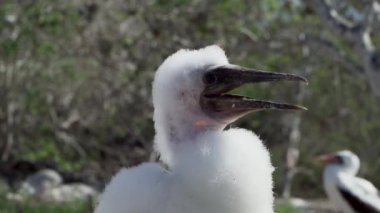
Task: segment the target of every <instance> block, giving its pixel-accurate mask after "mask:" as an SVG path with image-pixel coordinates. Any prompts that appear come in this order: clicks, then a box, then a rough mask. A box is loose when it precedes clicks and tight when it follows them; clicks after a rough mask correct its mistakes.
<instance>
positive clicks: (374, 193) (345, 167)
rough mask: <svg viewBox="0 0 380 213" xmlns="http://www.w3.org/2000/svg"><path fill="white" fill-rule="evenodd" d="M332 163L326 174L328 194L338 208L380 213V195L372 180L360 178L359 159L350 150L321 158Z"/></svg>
mask: <svg viewBox="0 0 380 213" xmlns="http://www.w3.org/2000/svg"><path fill="white" fill-rule="evenodd" d="M319 159H320V160H322V161H325V162H328V165H327V166H326V167H325V170H324V174H323V182H324V188H325V191H326V193H327V195H328V197H329V199H330V200H331V201H332V202H333V203H334V205H335V206H336V207H337V208H338V209H339V210H341V211H343V212H345V213H380V196H379V192H378V190H377V189H376V187H375V186H374V185H373V184H372V183H371V182H369V181H367V180H365V179H363V178H359V177H356V174H357V173H358V171H359V167H360V160H359V158H358V156H356V155H355V154H354V153H352V152H351V151H348V150H344V151H339V152H337V153H335V154H328V155H323V156H320V157H319Z"/></svg>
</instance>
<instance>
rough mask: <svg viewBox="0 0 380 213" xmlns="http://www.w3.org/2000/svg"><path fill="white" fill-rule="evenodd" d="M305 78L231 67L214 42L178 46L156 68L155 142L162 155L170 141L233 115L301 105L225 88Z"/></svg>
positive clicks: (231, 118)
mask: <svg viewBox="0 0 380 213" xmlns="http://www.w3.org/2000/svg"><path fill="white" fill-rule="evenodd" d="M282 80H286V81H303V82H306V80H305V79H304V78H303V77H301V76H298V75H292V74H284V73H271V72H263V71H259V70H255V69H249V68H244V67H241V66H237V65H232V64H230V63H229V62H228V59H227V57H226V55H225V53H224V51H223V50H222V49H221V48H220V47H218V46H209V47H206V48H203V49H199V50H180V51H178V52H176V53H174V54H173V55H171V56H169V57H168V58H167V59H166V60H165V61H164V63H163V64H162V65H161V66H160V67H159V68H158V70H157V72H156V75H155V80H154V82H153V105H154V121H155V128H156V131H157V134H156V145H157V146H158V150H159V151H160V152H161V154H162V155H163V157H164V158H165V155H166V153H167V152H168V151H167V150H168V148H169V146H168V144H167V143H168V141H171V143H180V142H181V141H183V140H184V139H185V138H186V139H188V138H191V137H192V136H194V135H197V133H200V132H204V131H209V130H222V129H223V128H224V127H225V126H226V125H227V124H229V123H231V122H233V121H235V120H236V119H237V118H239V117H241V116H243V115H245V114H247V113H249V112H252V111H257V110H262V109H280V110H286V109H291V110H293V109H305V108H303V107H301V106H296V105H290V104H283V103H276V102H271V101H262V100H256V99H253V98H249V97H244V96H239V95H233V94H229V93H228V92H229V91H231V90H233V89H235V88H237V87H239V86H241V85H244V84H248V83H259V82H267V81H282Z"/></svg>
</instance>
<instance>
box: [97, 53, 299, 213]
mask: <svg viewBox="0 0 380 213" xmlns="http://www.w3.org/2000/svg"><path fill="white" fill-rule="evenodd" d="M280 80H289V81H306V80H305V79H304V78H302V77H300V76H297V75H291V74H282V73H270V72H263V71H258V70H253V69H248V68H243V67H240V66H237V65H232V64H229V63H228V59H227V57H226V55H225V53H224V51H223V50H222V49H221V48H220V47H218V46H209V47H206V48H203V49H199V50H180V51H178V52H176V53H174V54H173V55H171V56H170V57H168V58H167V59H166V60H165V61H164V63H163V64H162V65H161V66H160V67H159V68H158V70H157V72H156V75H155V78H154V82H153V106H154V117H153V118H154V122H155V130H156V136H155V141H154V143H155V148H156V150H157V151H158V152H159V153H160V155H161V159H162V160H163V162H164V163H166V164H167V166H168V168H169V169H167V170H166V169H164V168H163V167H161V166H160V164H157V163H144V164H141V165H139V166H137V167H134V168H129V169H122V170H121V171H120V172H119V173H118V174H116V176H115V177H114V178H113V179H112V181H111V182H110V184H109V185H108V186H107V187H106V189H105V191H104V194H103V196H102V197H101V200H100V203H99V205H98V206H97V208H96V210H95V212H96V213H205V212H207V213H232V212H234V213H255V212H257V213H273V193H272V172H273V167H272V164H271V161H270V156H269V153H268V150H267V149H266V148H265V146H264V145H263V143H262V141H261V140H260V139H259V137H258V136H257V135H255V134H254V133H253V132H251V131H248V130H245V129H238V128H230V129H228V130H223V129H224V128H225V127H226V126H227V125H228V124H229V123H231V122H233V121H235V120H236V119H237V118H239V117H241V116H243V115H245V114H247V113H249V112H251V111H257V110H261V109H304V108H303V107H300V106H296V105H289V104H282V103H275V102H270V101H260V100H255V99H252V98H248V97H243V96H238V95H232V94H227V92H229V91H231V90H232V89H234V88H237V87H239V86H241V85H243V84H247V83H258V82H265V81H280Z"/></svg>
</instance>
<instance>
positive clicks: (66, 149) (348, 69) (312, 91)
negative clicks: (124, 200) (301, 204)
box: [0, 0, 380, 198]
mask: <svg viewBox="0 0 380 213" xmlns="http://www.w3.org/2000/svg"><path fill="white" fill-rule="evenodd" d="M318 2H323V3H326V2H327V3H329V4H326V5H327V6H329V7H331V8H335V9H336V10H337V11H338V12H339V14H341V15H342V17H344V18H345V19H346V21H347V23H348V24H347V25H342V26H343V27H344V26H346V27H347V26H351V27H352V29H351V28H350V29H340V27H339V24H340V23H335V25H334V21H336V20H334V17H329V16H328V15H327V16H326V14H324V13H323V6H326V5H323V4H322V3H318ZM371 5H372V3H371V1H354V0H351V1H338V0H336V1H335V0H331V1H314V0H313V1H305V2H304V1H300V0H260V1H248V0H239V1H234V0H221V1H216V0H211V1H200V0H174V1H166V0H145V1H139V0H109V1H100V0H98V1H97V0H94V1H86V0H78V1H58V0H55V1H51V0H22V1H21V0H20V1H1V2H0V157H1V162H2V163H1V165H3V166H2V167H1V168H4V167H6V165H11V164H12V162H15V161H17V160H20V159H23V160H28V161H32V162H49V163H51V164H54V165H55V166H56V167H58V168H60V169H62V170H65V171H73V172H79V173H81V174H85V175H87V176H90V177H91V181H92V182H93V183H95V184H96V185H97V186H100V187H101V186H102V185H103V184H104V183H105V182H106V181H107V180H108V179H109V178H110V177H111V175H112V174H113V173H114V172H115V171H117V170H118V169H119V168H120V167H121V166H133V165H136V164H139V163H141V162H143V161H147V160H149V159H151V156H150V154H151V151H152V138H153V136H154V129H153V123H152V104H151V81H152V77H153V75H154V72H155V69H156V68H157V67H158V66H159V65H160V63H161V62H162V61H163V60H164V59H165V57H167V56H169V55H170V54H172V53H173V52H175V51H176V50H178V49H180V48H199V47H204V46H206V45H210V44H219V45H221V46H222V47H223V48H224V49H225V50H226V53H227V55H228V56H229V58H230V61H231V62H232V63H236V64H240V65H244V66H247V67H255V68H258V69H263V70H271V71H281V72H290V73H298V74H302V75H304V76H307V78H308V79H309V85H308V86H301V87H299V86H297V85H296V84H286V85H284V84H278V85H275V86H272V85H271V87H269V86H268V85H265V84H263V85H260V86H256V87H255V88H253V89H252V88H251V87H250V88H244V87H243V88H242V89H240V91H239V92H240V93H242V94H246V95H250V96H253V97H257V98H265V99H273V100H284V101H287V102H298V103H299V104H302V105H305V106H307V107H308V108H309V110H308V111H307V112H302V113H293V112H286V113H284V112H273V111H268V112H260V113H255V114H252V115H250V116H247V117H245V118H244V119H242V120H239V121H238V122H236V123H234V124H233V126H240V127H244V128H249V129H253V130H254V131H255V132H257V133H258V134H259V135H261V138H263V139H264V140H265V141H266V144H267V145H268V147H269V148H270V151H271V153H272V159H273V161H274V165H275V166H276V167H277V169H276V173H275V181H276V189H275V190H276V194H277V195H278V196H280V195H285V196H286V195H292V196H297V197H306V198H316V197H323V196H324V194H323V191H322V188H321V169H322V166H323V165H321V164H319V163H318V162H315V161H314V157H315V156H316V155H318V154H322V153H328V152H334V151H337V150H341V149H350V150H352V151H353V152H355V153H357V154H358V155H359V156H360V158H361V160H362V167H361V170H360V175H361V176H364V177H366V178H368V179H370V180H371V181H373V183H374V184H375V185H377V186H379V187H380V176H379V175H378V174H379V173H380V164H379V161H378V157H379V155H380V143H379V138H380V133H379V130H380V119H379V118H380V108H379V107H378V106H379V103H380V102H379V98H378V96H376V94H378V93H377V87H376V82H375V83H374V81H371V80H373V79H376V78H375V77H373V76H376V75H372V74H371V72H372V73H375V74H376V72H377V71H379V70H380V69H379V66H380V59H379V57H378V55H377V54H378V51H377V50H376V48H375V46H376V44H378V43H379V38H380V37H379V36H378V35H379V29H380V26H379V15H378V14H377V13H375V12H373V13H372V12H371V13H369V12H368V11H370V10H369V9H368V8H371ZM377 12H378V11H377ZM369 15H371V17H369ZM349 24H352V25H349ZM355 26H361V27H362V28H358V29H359V30H358V29H356V28H354V27H355ZM368 26H371V27H370V32H368V35H369V38H370V40H371V42H372V43H371V45H373V47H374V48H375V49H373V51H372V52H371V51H370V50H368V51H367V49H366V46H364V44H363V48H361V47H362V46H361V45H362V44H361V43H360V39H359V40H357V39H356V40H357V41H356V40H355V38H357V37H353V36H352V35H351V34H350V35H348V36H347V34H348V33H347V32H349V31H348V30H357V31H358V32H361V33H363V34H358V35H364V33H366V32H367V31H365V30H368V29H367V28H365V27H368ZM360 29H361V30H360ZM345 30H347V31H345ZM355 33H356V31H355ZM353 35H354V34H353ZM355 35H356V34H355ZM350 36H351V37H352V38H353V39H350V38H351V37H350ZM367 59H368V60H367ZM378 73H380V72H378ZM368 76H372V78H370V77H368ZM379 84H380V83H379ZM371 85H372V86H371ZM379 87H380V86H379ZM298 156H299V158H298ZM297 160H298V161H297ZM3 173H4V172H3ZM3 173H2V174H3ZM3 175H4V174H3ZM293 176H294V180H292V177H293ZM289 180H292V182H291V183H292V185H291V187H290V185H289ZM290 189H291V190H290ZM284 190H285V192H284Z"/></svg>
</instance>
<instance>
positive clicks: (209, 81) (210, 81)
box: [203, 72, 218, 85]
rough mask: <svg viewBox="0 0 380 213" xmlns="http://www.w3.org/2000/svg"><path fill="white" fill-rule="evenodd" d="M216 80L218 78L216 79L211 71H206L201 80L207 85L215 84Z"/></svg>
mask: <svg viewBox="0 0 380 213" xmlns="http://www.w3.org/2000/svg"><path fill="white" fill-rule="evenodd" d="M217 80H218V79H217V77H216V75H215V74H214V73H212V72H209V73H206V74H205V75H204V76H203V82H204V83H205V84H207V85H210V84H215V83H216V81H217Z"/></svg>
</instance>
